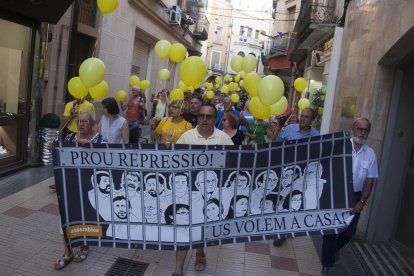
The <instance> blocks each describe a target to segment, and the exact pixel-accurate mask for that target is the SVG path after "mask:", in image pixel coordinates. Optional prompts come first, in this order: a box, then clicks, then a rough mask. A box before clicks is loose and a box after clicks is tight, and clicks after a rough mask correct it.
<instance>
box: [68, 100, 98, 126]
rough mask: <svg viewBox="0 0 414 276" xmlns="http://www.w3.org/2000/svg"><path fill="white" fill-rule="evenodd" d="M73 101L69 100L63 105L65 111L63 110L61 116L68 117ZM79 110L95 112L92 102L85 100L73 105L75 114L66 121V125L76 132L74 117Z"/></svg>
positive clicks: (75, 117)
mask: <svg viewBox="0 0 414 276" xmlns="http://www.w3.org/2000/svg"><path fill="white" fill-rule="evenodd" d="M73 104H74V101H71V102H69V103H67V104H66V105H65V111H64V112H63V116H65V117H70V110H71V108H72V107H73ZM80 110H89V111H92V112H95V108H94V107H93V104H92V103H90V102H88V101H87V100H85V101H84V102H83V103H81V104H77V105H75V113H74V114H75V115H74V116H73V117H72V119H71V120H70V121H69V122H68V123H67V125H66V127H67V128H68V129H69V130H70V131H72V132H75V133H78V126H77V124H76V119H77V118H78V113H79V111H80Z"/></svg>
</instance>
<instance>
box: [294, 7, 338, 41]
mask: <svg viewBox="0 0 414 276" xmlns="http://www.w3.org/2000/svg"><path fill="white" fill-rule="evenodd" d="M336 21H337V18H336V16H335V1H333V0H313V1H309V0H302V3H301V8H300V13H299V18H298V20H297V21H296V25H295V32H297V33H298V36H299V37H300V36H301V35H302V34H303V33H304V32H305V30H306V29H307V28H308V27H309V26H310V25H311V24H312V23H314V24H333V23H336Z"/></svg>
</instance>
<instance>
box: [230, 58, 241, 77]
mask: <svg viewBox="0 0 414 276" xmlns="http://www.w3.org/2000/svg"><path fill="white" fill-rule="evenodd" d="M242 63H243V57H242V56H239V55H236V56H233V57H232V58H231V60H230V67H231V69H233V71H234V72H236V73H238V72H240V71H241V70H242V68H243V66H242Z"/></svg>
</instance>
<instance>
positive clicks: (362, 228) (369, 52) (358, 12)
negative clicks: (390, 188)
mask: <svg viewBox="0 0 414 276" xmlns="http://www.w3.org/2000/svg"><path fill="white" fill-rule="evenodd" d="M413 10H414V2H413V1H400V0H378V1H362V0H360V1H351V2H350V5H349V9H348V14H347V19H346V23H345V28H344V37H343V47H342V49H343V51H342V55H341V64H340V69H339V73H338V80H337V86H336V95H335V100H334V107H333V112H332V114H333V115H332V121H331V124H330V130H331V131H332V132H335V131H340V130H349V128H350V124H351V122H352V118H351V119H344V118H341V112H342V106H343V104H344V103H345V101H346V99H349V98H347V97H356V105H355V112H354V116H353V117H354V118H356V117H361V116H363V117H367V118H369V119H370V120H371V121H372V131H371V133H370V137H369V141H368V144H370V145H371V146H372V147H373V148H374V150H375V152H376V154H377V158H378V159H379V157H380V156H381V152H382V148H383V145H384V136H385V131H386V128H387V124H386V123H384V122H387V118H388V116H389V108H390V99H391V96H392V85H393V77H394V72H395V70H394V66H395V65H397V62H398V59H399V58H400V56H399V55H400V54H401V53H395V54H394V57H395V61H394V64H393V63H392V62H391V63H390V64H389V65H381V64H380V60H381V59H382V58H383V57H384V55H385V54H386V53H387V52H388V51H389V50H390V49H391V48H392V47H393V45H394V44H395V43H396V42H397V41H398V40H399V39H400V38H401V37H402V36H403V35H404V34H405V33H406V32H407V31H408V30H410V28H412V27H413V26H414V17H413V16H412V11H413ZM396 15H398V17H397V18H396ZM391 60H392V58H391ZM379 163H380V166H381V160H379ZM380 178H381V176H380ZM373 200H375V198H374V199H373ZM371 202H372V201H370V204H371ZM384 204H385V203H384ZM367 207H368V208H367V209H368V210H366V211H365V212H364V214H363V216H362V217H361V223H360V225H359V232H360V233H362V234H364V233H365V232H366V229H367V227H368V215H369V214H370V212H371V210H370V205H368V206H367Z"/></svg>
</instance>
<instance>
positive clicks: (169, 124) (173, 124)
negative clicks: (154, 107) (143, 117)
mask: <svg viewBox="0 0 414 276" xmlns="http://www.w3.org/2000/svg"><path fill="white" fill-rule="evenodd" d="M185 110H186V108H185V103H184V101H183V100H174V101H172V102H171V103H170V105H169V114H170V117H166V118H164V119H162V120H161V122H160V123H159V124H158V126H157V128H156V129H155V141H157V142H160V143H164V144H166V145H169V144H175V143H176V142H177V140H178V139H179V138H180V136H181V135H182V134H183V133H184V132H186V131H187V130H190V129H192V128H193V127H192V125H191V124H190V123H189V122H187V121H186V120H184V118H183V113H184V112H185ZM150 124H151V125H155V124H156V120H155V118H153V119H151V122H150Z"/></svg>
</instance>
